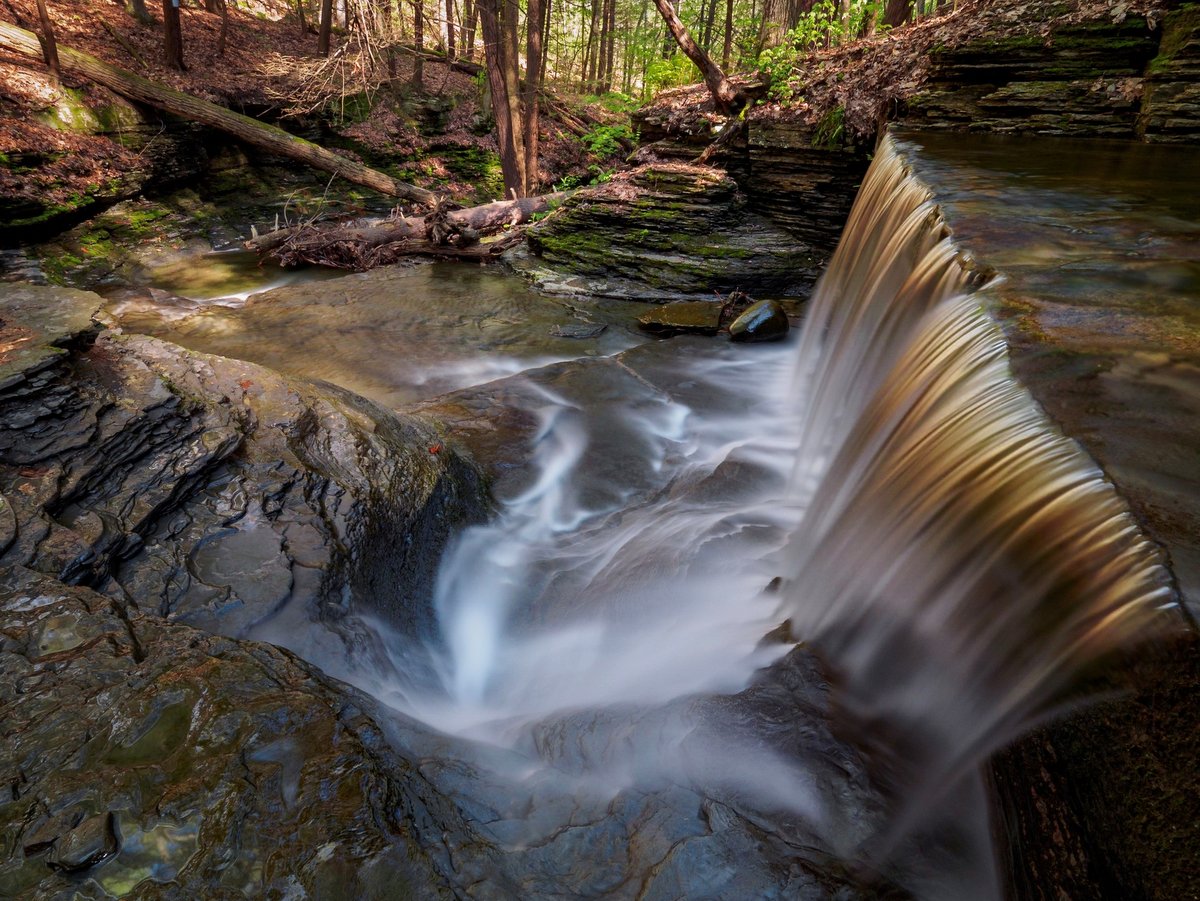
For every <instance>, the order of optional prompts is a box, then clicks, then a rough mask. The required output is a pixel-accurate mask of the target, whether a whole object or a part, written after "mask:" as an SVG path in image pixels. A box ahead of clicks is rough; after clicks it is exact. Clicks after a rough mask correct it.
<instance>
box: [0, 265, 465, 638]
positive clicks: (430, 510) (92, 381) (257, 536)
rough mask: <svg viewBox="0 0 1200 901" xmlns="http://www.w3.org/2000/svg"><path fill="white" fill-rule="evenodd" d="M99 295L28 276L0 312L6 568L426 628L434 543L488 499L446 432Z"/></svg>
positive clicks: (239, 631)
mask: <svg viewBox="0 0 1200 901" xmlns="http://www.w3.org/2000/svg"><path fill="white" fill-rule="evenodd" d="M99 306H100V298H99V297H97V296H95V295H93V294H89V293H87V292H79V291H67V290H63V289H55V288H38V287H33V286H20V287H15V288H11V289H9V291H8V292H7V295H6V297H5V299H4V301H3V305H2V306H0V317H3V319H4V322H5V330H4V333H3V334H4V335H6V336H7V337H8V340H6V341H5V342H4V346H5V347H7V348H9V350H8V351H7V352H6V353H5V356H4V358H3V359H4V362H3V363H2V364H0V365H2V367H3V368H2V369H0V422H2V423H3V424H4V429H3V430H2V431H0V492H2V493H3V495H4V496H5V497H6V498H7V504H8V506H9V508H10V511H9V513H8V516H9V518H10V520H11V525H10V534H7V535H6V536H5V538H4V541H3V545H2V546H0V565H21V566H26V567H29V568H30V569H32V570H35V571H37V572H41V573H44V574H46V575H49V576H53V577H55V578H58V579H61V580H62V581H64V582H66V583H68V584H78V585H86V586H88V587H91V588H94V589H96V590H97V591H99V592H101V593H103V594H107V595H110V596H112V597H115V598H119V599H122V600H124V601H127V602H128V603H130V604H132V605H133V606H135V607H137V608H139V609H143V610H144V611H146V612H154V613H157V614H158V615H161V616H166V617H169V618H170V619H173V620H179V621H184V622H188V623H190V624H192V625H196V626H199V627H201V628H204V629H207V630H209V631H213V632H219V633H222V634H226V635H232V636H239V635H243V634H246V633H247V631H248V630H250V629H251V628H252V627H255V626H256V625H259V624H261V623H263V622H265V621H266V620H268V619H271V618H276V619H278V618H279V617H285V618H286V619H288V620H292V619H296V620H297V621H299V620H308V619H317V618H320V619H324V620H327V621H328V620H335V619H337V618H338V617H339V616H341V615H342V614H344V613H345V612H346V611H347V610H348V609H349V607H350V606H351V604H352V602H357V601H359V600H361V602H362V603H363V604H369V605H371V606H373V607H374V608H376V609H377V610H378V612H380V613H382V614H384V615H386V616H388V617H389V618H391V619H393V620H399V621H403V622H409V623H411V624H412V626H413V627H414V628H418V629H419V628H421V627H422V625H423V622H422V620H423V617H424V616H425V615H426V612H425V611H427V607H428V605H427V603H426V602H427V600H428V596H427V592H428V591H429V584H430V577H431V575H432V572H433V568H434V567H435V566H436V561H437V558H438V554H439V553H440V550H441V544H442V543H443V542H444V541H445V540H446V537H447V536H448V534H449V532H450V531H451V530H452V529H453V528H454V527H455V526H456V525H457V524H458V523H460V522H461V521H462V520H464V519H468V518H473V517H476V516H478V515H480V513H481V511H482V501H481V488H480V480H479V478H478V476H477V474H476V470H475V469H474V466H473V464H470V463H468V462H466V461H465V460H464V458H462V457H460V456H459V455H458V454H457V453H455V452H454V450H453V448H452V447H451V446H450V445H449V444H447V442H446V439H445V436H444V435H443V434H442V432H441V431H439V429H438V427H436V426H434V425H432V424H431V423H429V422H427V421H425V420H422V419H418V418H416V417H400V416H397V415H395V414H392V413H390V412H388V411H386V410H384V409H382V408H380V407H377V406H375V405H374V404H371V403H370V402H368V401H365V400H363V399H362V398H359V397H357V396H355V395H352V394H350V393H349V392H346V391H343V390H341V389H339V388H336V387H334V386H332V385H328V384H323V385H313V384H310V383H305V382H301V381H298V380H291V379H287V378H284V377H283V376H280V375H278V374H277V373H274V372H272V371H271V370H268V369H264V368H263V367H260V366H255V365H253V364H250V363H243V362H239V361H235V360H229V359H225V358H222V357H214V356H208V355H205V354H199V353H194V352H191V351H187V350H184V349H183V348H180V347H177V346H175V345H172V344H169V343H167V342H164V341H160V340H157V339H154V338H148V337H144V336H136V335H121V334H116V333H111V332H104V331H100V330H99V329H97V328H96V327H95V325H94V324H93V322H92V313H93V311H94V310H96V309H98V308H99Z"/></svg>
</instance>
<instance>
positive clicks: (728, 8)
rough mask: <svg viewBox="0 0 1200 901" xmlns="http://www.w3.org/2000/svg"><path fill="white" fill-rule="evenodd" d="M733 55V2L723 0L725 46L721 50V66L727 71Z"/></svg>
mask: <svg viewBox="0 0 1200 901" xmlns="http://www.w3.org/2000/svg"><path fill="white" fill-rule="evenodd" d="M732 55H733V0H725V46H724V47H723V48H722V49H721V66H722V68H724V69H726V70H728V69H729V61H730V59H731V57H732Z"/></svg>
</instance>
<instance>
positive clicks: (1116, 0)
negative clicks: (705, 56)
mask: <svg viewBox="0 0 1200 901" xmlns="http://www.w3.org/2000/svg"><path fill="white" fill-rule="evenodd" d="M1167 6H1168V4H1167V3H1166V2H1164V0H1065V2H1058V3H1045V2H1040V0H1032V2H1026V0H966V2H962V3H959V4H957V8H955V9H953V10H952V11H950V12H947V13H945V14H943V15H939V16H933V17H930V18H927V19H924V20H922V21H920V22H917V23H914V24H911V25H906V26H904V27H902V28H897V29H894V30H892V31H890V32H887V33H880V34H877V35H875V36H873V37H871V38H864V39H861V40H857V41H852V42H850V43H847V44H843V45H841V46H838V47H832V48H828V49H818V50H815V51H813V52H811V53H809V54H806V55H801V56H798V57H796V58H793V59H790V60H781V62H780V65H779V66H778V69H777V71H776V72H773V73H772V72H760V73H756V74H755V75H754V76H753V80H754V81H755V82H760V83H761V82H766V81H769V82H770V85H771V87H770V90H769V93H768V95H767V96H766V97H765V98H764V99H763V100H762V101H760V102H759V103H758V104H757V105H756V106H755V107H754V109H753V110H752V111H751V113H750V114H751V115H752V116H753V117H755V118H759V119H765V118H776V119H786V120H791V121H800V122H803V123H806V124H809V125H814V126H817V125H820V124H821V123H829V122H832V121H833V119H834V118H836V119H837V126H838V128H840V129H842V130H843V132H844V135H843V136H844V137H845V138H846V139H847V140H852V141H853V140H863V139H869V138H871V137H872V136H874V134H875V133H876V131H877V129H878V127H879V124H880V122H881V121H882V118H883V117H884V116H886V115H888V114H889V113H890V112H891V111H894V110H895V109H897V108H901V107H902V105H903V104H904V103H905V102H906V101H907V100H908V98H910V97H912V96H913V95H915V94H917V93H919V92H920V91H921V89H922V87H923V86H924V85H925V83H926V80H927V78H928V76H929V71H930V52H931V51H932V50H933V49H934V48H938V49H942V48H951V47H956V46H959V45H961V44H965V43H967V42H969V41H972V40H975V39H978V38H980V37H983V36H986V35H1003V36H1005V37H1006V38H1012V37H1016V36H1019V35H1041V36H1043V37H1045V36H1048V35H1049V34H1050V32H1051V31H1053V30H1055V29H1058V28H1062V27H1065V26H1069V25H1072V24H1076V23H1080V22H1088V21H1095V20H1097V19H1106V18H1107V19H1111V20H1113V21H1121V20H1123V19H1124V18H1125V17H1127V16H1142V17H1145V18H1146V20H1147V22H1149V23H1150V24H1151V25H1152V26H1154V25H1156V24H1157V23H1158V22H1159V21H1161V19H1162V17H1163V15H1164V14H1165V12H1166V9H1167ZM645 112H646V113H648V114H651V115H654V116H655V117H656V118H658V119H660V120H661V121H663V122H664V124H666V125H667V127H668V128H670V127H671V125H672V123H676V122H678V123H685V122H692V121H695V120H696V118H697V117H700V116H702V117H705V118H708V119H710V120H711V121H713V122H714V123H715V122H718V121H720V120H721V119H722V117H721V116H720V114H719V113H718V112H717V111H716V109H715V108H714V106H713V103H712V99H711V97H710V96H709V93H708V90H707V89H706V88H705V87H704V85H702V84H696V85H689V86H687V87H683V88H677V89H675V90H671V91H665V92H663V93H660V94H659V95H658V96H657V97H656V98H655V99H654V101H653V103H652V104H651V105H650V107H648V108H646V110H645Z"/></svg>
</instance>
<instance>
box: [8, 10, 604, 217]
mask: <svg viewBox="0 0 1200 901" xmlns="http://www.w3.org/2000/svg"><path fill="white" fill-rule="evenodd" d="M260 2H264V3H265V5H263V6H262V7H261V8H260V9H256V10H252V11H248V10H246V9H244V8H243V9H231V10H230V13H229V26H228V33H227V37H226V48H225V52H224V54H219V53H218V38H219V34H220V29H221V17H220V16H219V15H217V14H215V13H208V12H205V11H204V10H203V8H200V7H198V6H191V5H184V6H183V8H182V30H183V40H184V59H185V63H186V64H187V70H186V71H184V72H178V71H175V70H173V69H170V68H169V67H167V66H166V65H165V63H164V62H163V54H162V27H161V19H160V18H155V19H153V20H152V21H151V22H149V23H141V22H138V21H137V20H135V19H134V18H133V17H132V16H130V15H129V14H128V13H126V12H125V10H124V8H123V5H122V4H120V3H115V2H86V3H85V2H66V0H60V2H54V3H51V4H49V7H50V11H51V17H52V20H53V22H54V26H55V32H56V35H57V39H58V42H59V44H60V45H61V46H64V47H70V48H72V49H75V50H80V51H83V52H86V53H89V54H91V55H93V56H95V57H97V58H99V59H101V60H103V61H105V62H107V63H110V64H112V65H115V66H119V67H121V68H124V69H128V70H130V71H133V72H135V73H137V74H139V75H142V76H144V77H146V78H149V79H151V80H153V81H156V82H160V83H162V84H166V85H168V86H170V87H172V88H175V89H177V90H180V91H183V92H185V93H188V94H192V95H194V96H197V97H201V98H204V99H206V100H210V101H212V102H215V103H219V104H221V105H224V106H229V107H231V108H234V109H238V110H240V111H243V112H246V113H247V114H248V115H252V116H256V117H259V118H265V119H268V120H277V121H279V122H280V124H282V125H283V126H284V127H287V128H289V129H290V130H294V131H299V132H301V133H304V134H305V135H306V136H311V135H312V131H313V129H314V128H319V129H320V131H321V135H320V137H318V138H317V140H318V142H319V143H323V144H326V145H327V146H331V147H332V148H333V149H335V150H336V151H337V152H339V153H343V154H346V155H348V156H352V157H355V158H358V159H361V160H362V161H364V162H366V163H367V164H368V165H372V166H375V167H377V168H381V169H384V170H385V171H388V172H389V174H392V175H393V176H394V177H397V178H399V179H401V180H402V181H407V182H411V183H414V184H418V185H420V186H421V187H425V188H428V189H430V190H434V191H436V192H438V193H440V194H444V195H448V196H450V197H451V198H453V199H455V200H459V201H461V202H466V203H472V202H478V201H482V200H488V199H493V198H495V197H499V196H501V194H502V193H503V189H502V183H501V179H500V171H499V162H498V156H497V147H496V140H495V136H494V133H493V131H492V129H491V127H490V122H488V121H487V119H486V117H485V116H483V115H482V113H481V86H480V83H479V81H478V80H477V79H476V78H474V77H472V76H471V75H468V74H464V73H463V72H460V71H456V70H454V69H452V68H451V67H449V66H447V65H445V64H442V63H439V62H434V61H426V62H425V63H424V77H423V82H422V85H421V86H420V87H417V86H415V85H413V84H412V76H413V61H414V59H413V56H412V55H411V54H408V53H405V52H402V51H401V52H397V53H396V54H395V58H394V63H393V66H394V68H393V70H392V72H391V73H389V75H390V78H389V79H388V80H387V81H386V83H385V84H384V85H383V86H382V87H376V88H375V89H374V90H367V91H364V92H363V93H362V94H350V95H349V96H346V97H344V98H341V99H339V100H337V101H335V102H333V103H332V104H329V105H327V106H326V107H325V109H323V110H321V111H320V112H319V115H318V114H317V111H315V110H312V109H308V110H305V109H304V107H305V106H306V105H308V106H312V103H313V97H314V96H315V95H317V94H320V93H321V92H320V90H318V88H319V85H320V82H322V81H323V80H325V81H328V80H330V79H331V78H340V77H342V75H344V74H345V73H346V71H347V70H346V69H344V68H341V69H340V68H338V67H336V66H329V65H328V64H327V63H326V61H325V60H324V59H323V58H322V57H320V56H318V54H317V38H316V35H315V34H314V33H313V32H312V28H311V23H310V27H309V29H308V30H305V31H301V28H300V24H299V22H298V21H297V20H296V18H295V17H294V15H293V14H292V13H291V12H290V11H289V10H288V8H287V4H286V3H281V2H279V0H260ZM272 3H275V4H276V6H277V7H278V8H272V7H271V4H272ZM148 6H150V7H151V10H152V15H155V14H156V13H157V10H155V9H154V7H155V4H153V3H151V4H148ZM158 15H159V16H161V14H158ZM0 19H4V20H8V21H11V22H13V23H14V24H17V25H20V26H22V27H24V28H27V29H30V30H36V29H35V28H34V27H33V26H34V23H36V21H37V12H36V5H35V2H34V0H0ZM118 35H119V37H118ZM333 40H334V47H333V53H332V54H331V57H332V58H334V59H336V58H337V57H338V52H337V51H338V49H339V47H340V46H342V45H345V44H346V43H347V42H349V41H350V38H349V37H348V36H347V35H345V34H341V33H338V32H336V31H335V34H334V38H333ZM350 55H352V54H348V55H347V56H350ZM568 103H569V105H570V112H571V114H572V115H573V117H574V118H575V119H576V128H575V132H578V121H580V120H582V121H585V122H588V123H598V124H600V125H602V126H603V125H607V126H609V127H611V128H612V129H616V130H620V129H622V128H623V127H624V126H623V125H622V123H623V122H627V121H628V119H627V117H626V116H624V115H623V113H621V112H613V111H611V110H608V109H606V108H604V107H603V106H601V105H599V104H596V103H591V104H589V103H586V102H585V101H584V100H579V99H572V100H570V101H568ZM114 104H116V105H117V106H120V105H123V104H124V101H121V100H120V99H119V98H116V97H115V96H113V95H111V94H109V93H108V91H107V90H106V89H104V88H101V87H98V86H96V85H93V84H90V83H87V82H86V81H85V80H83V79H79V78H76V77H74V76H72V75H70V74H69V73H68V74H66V75H65V76H64V78H63V84H62V85H61V86H59V85H56V84H55V83H54V82H53V81H52V80H51V79H50V77H49V73H48V72H47V71H46V70H45V69H44V67H42V66H40V65H37V64H31V63H30V62H29V61H28V60H26V59H22V58H18V57H12V56H6V55H5V54H3V53H2V52H0V195H3V196H5V197H6V198H9V199H18V198H22V197H27V198H29V199H30V200H38V201H42V202H52V203H70V201H71V199H72V198H78V197H79V196H81V195H83V194H86V193H88V192H89V191H94V189H95V187H96V186H97V185H104V184H109V183H115V182H116V181H117V180H119V178H120V177H121V176H122V174H124V173H128V172H129V171H131V170H132V169H135V168H136V167H137V166H138V165H139V162H140V160H139V154H138V152H136V151H135V149H131V148H130V147H129V146H127V144H128V142H122V141H121V140H114V139H113V138H119V137H120V135H119V134H117V135H110V134H108V133H100V134H96V133H92V132H94V131H95V129H94V128H92V129H89V128H86V127H80V128H75V127H74V126H73V123H72V118H73V117H72V114H71V109H72V108H77V107H78V106H80V105H82V106H85V107H88V108H90V109H92V110H103V109H107V108H111V107H112V106H113V105H114ZM542 123H543V128H542V130H541V160H540V163H541V171H540V175H541V178H540V180H541V186H542V188H543V189H545V190H549V189H551V188H552V187H553V186H554V185H555V184H560V183H563V182H564V180H565V181H566V183H567V184H582V183H587V182H588V181H589V180H592V179H593V178H595V177H596V175H597V174H598V173H603V172H604V171H606V170H609V169H611V168H612V167H613V166H614V165H615V164H616V160H617V158H618V156H619V155H623V151H622V148H621V147H619V146H613V145H612V144H611V142H607V143H606V142H604V141H601V142H600V143H599V144H598V145H597V144H596V143H594V142H592V143H589V142H588V141H587V140H585V138H586V137H587V136H586V135H583V136H581V135H579V134H577V133H573V132H572V130H571V129H570V128H569V127H563V126H562V124H561V123H560V122H558V121H556V120H555V118H554V116H553V115H552V114H551V115H546V114H544V115H543V119H542ZM117 130H118V131H119V128H118V129H117ZM22 163H25V164H22Z"/></svg>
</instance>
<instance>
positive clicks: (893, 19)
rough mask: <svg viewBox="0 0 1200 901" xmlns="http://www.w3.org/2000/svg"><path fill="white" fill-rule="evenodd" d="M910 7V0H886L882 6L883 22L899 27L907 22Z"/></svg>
mask: <svg viewBox="0 0 1200 901" xmlns="http://www.w3.org/2000/svg"><path fill="white" fill-rule="evenodd" d="M911 9H912V0H887V6H885V7H884V8H883V24H884V25H887V26H889V27H891V28H899V27H900V26H901V25H904V24H905V23H906V22H908V18H909V15H910V14H911Z"/></svg>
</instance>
